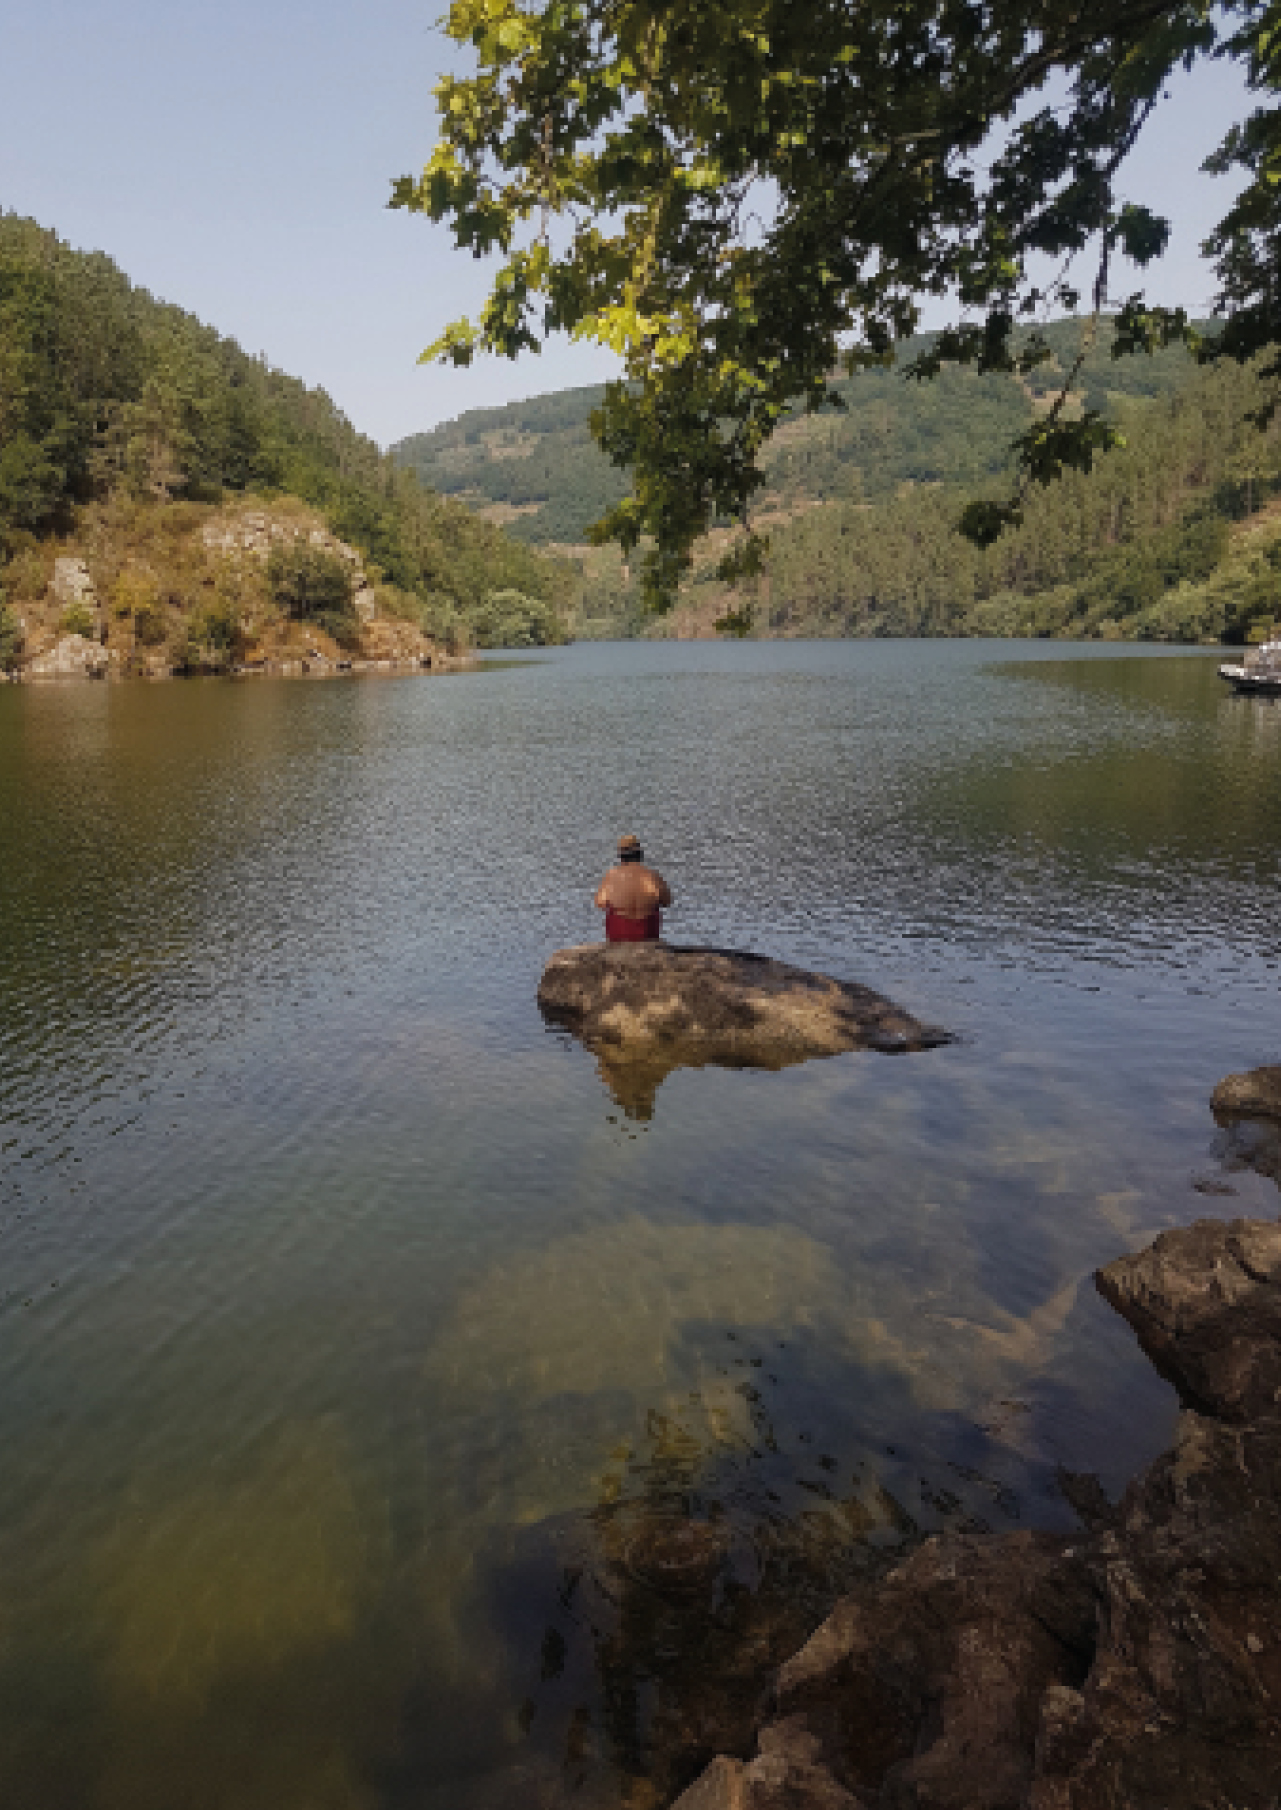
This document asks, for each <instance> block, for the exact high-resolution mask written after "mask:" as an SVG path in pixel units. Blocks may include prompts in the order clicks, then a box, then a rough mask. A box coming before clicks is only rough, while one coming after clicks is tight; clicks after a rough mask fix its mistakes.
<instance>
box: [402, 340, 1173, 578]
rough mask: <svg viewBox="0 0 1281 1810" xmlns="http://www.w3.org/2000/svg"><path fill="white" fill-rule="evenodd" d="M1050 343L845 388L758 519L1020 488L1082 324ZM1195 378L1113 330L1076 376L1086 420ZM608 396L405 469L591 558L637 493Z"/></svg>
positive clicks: (429, 446)
mask: <svg viewBox="0 0 1281 1810" xmlns="http://www.w3.org/2000/svg"><path fill="white" fill-rule="evenodd" d="M1043 337H1044V340H1045V343H1046V345H1047V346H1048V348H1049V350H1050V354H1051V356H1050V358H1049V359H1048V360H1047V361H1046V362H1045V363H1044V364H1041V365H1038V366H1037V368H1036V369H1035V370H1034V371H1031V372H1029V373H1027V374H1026V375H1024V376H1021V377H1015V376H1010V375H1008V374H1005V373H1001V372H991V373H989V374H988V375H986V376H984V377H979V376H976V375H975V373H974V372H973V371H969V370H964V369H956V368H948V369H945V370H944V371H943V372H942V374H941V375H940V377H939V378H938V380H937V381H936V382H933V383H904V382H903V380H902V375H901V373H900V372H898V371H894V370H885V369H875V370H870V371H862V372H860V373H859V374H858V375H857V376H856V377H853V378H847V377H843V378H839V379H837V380H836V381H835V383H834V386H833V387H834V389H835V392H836V395H837V396H838V397H839V399H840V400H841V402H842V403H843V404H844V406H843V407H842V408H841V409H840V410H838V411H835V412H831V413H827V414H824V415H815V416H807V415H806V414H805V412H804V410H803V409H800V410H793V411H792V412H791V414H790V415H789V416H788V418H787V419H786V420H785V421H784V422H783V424H782V427H781V429H780V431H779V432H778V433H777V434H776V435H775V437H774V439H773V440H772V441H771V442H770V443H769V444H768V445H767V446H765V447H764V448H763V449H762V454H761V467H762V471H763V473H764V479H765V481H764V484H763V485H762V487H761V489H760V490H759V491H758V492H757V493H756V503H757V509H758V512H759V516H764V515H765V514H766V513H767V512H769V513H773V514H777V512H778V510H779V509H780V508H782V509H788V508H793V507H796V506H799V505H803V504H806V503H811V502H869V503H870V502H881V501H885V500H887V499H889V498H892V497H894V496H896V495H897V494H898V492H899V490H900V489H901V488H902V487H903V486H904V485H920V484H945V485H948V486H949V487H952V488H953V490H954V491H955V492H956V495H957V497H958V499H964V500H968V498H969V497H970V496H972V495H973V494H974V493H975V492H976V491H977V490H978V489H979V487H980V486H982V485H991V484H993V483H1001V482H1005V483H1006V484H1008V483H1009V482H1010V481H1011V477H1012V470H1013V457H1012V454H1011V443H1012V441H1013V440H1014V439H1015V437H1016V436H1017V435H1018V434H1020V433H1022V432H1024V431H1026V429H1027V428H1028V427H1030V426H1031V425H1032V424H1033V423H1034V421H1035V420H1036V419H1037V416H1038V414H1039V413H1040V412H1042V411H1043V410H1044V409H1046V408H1048V407H1050V406H1051V404H1052V402H1053V399H1054V397H1055V396H1056V395H1057V394H1058V391H1059V390H1060V388H1061V387H1062V384H1063V381H1064V377H1065V375H1066V374H1067V372H1068V371H1070V370H1071V369H1072V367H1073V366H1074V365H1075V363H1076V360H1077V356H1078V354H1079V351H1080V340H1081V323H1080V322H1079V321H1075V320H1061V321H1054V322H1051V323H1050V324H1049V325H1048V326H1046V327H1045V328H1044V329H1043ZM931 344H932V342H931V341H930V340H927V339H925V338H922V339H917V340H909V341H907V342H906V343H905V345H904V347H903V348H902V352H903V354H904V356H906V357H908V358H918V357H921V356H923V355H925V354H927V353H928V351H929V349H930V346H931ZM1194 370H1195V366H1194V365H1193V364H1192V361H1191V359H1190V358H1189V356H1188V353H1187V350H1186V348H1184V347H1183V346H1181V345H1173V346H1170V347H1167V348H1166V349H1165V350H1164V351H1161V352H1157V353H1155V354H1154V355H1153V356H1151V357H1148V358H1143V359H1133V358H1127V359H1122V360H1119V361H1118V360H1114V359H1113V358H1112V357H1111V323H1108V325H1107V330H1106V331H1103V332H1099V333H1098V334H1096V336H1095V339H1094V344H1093V346H1092V348H1091V350H1090V352H1089V355H1088V357H1087V358H1086V360H1085V363H1084V364H1083V365H1082V366H1081V368H1080V370H1079V371H1078V373H1077V377H1076V380H1075V381H1076V392H1075V395H1074V400H1073V411H1074V412H1075V411H1076V410H1078V409H1081V408H1085V409H1096V410H1099V411H1102V410H1105V409H1106V410H1109V411H1110V412H1112V413H1113V414H1115V413H1116V411H1117V410H1118V409H1119V408H1121V407H1123V406H1124V402H1125V400H1127V399H1130V398H1140V397H1149V398H1154V397H1161V396H1169V395H1171V394H1173V393H1174V391H1176V390H1177V389H1178V388H1179V387H1180V386H1181V385H1183V384H1185V383H1187V381H1188V379H1189V378H1190V376H1191V375H1192V374H1193V371H1194ZM603 396H604V391H603V388H602V387H601V386H599V385H598V386H596V387H594V388H584V389H572V390H562V391H559V392H557V393H556V394H554V395H550V396H536V397H533V398H531V399H529V400H527V401H523V402H509V403H506V404H504V405H503V406H502V407H500V408H487V409H471V410H469V411H468V412H467V413H466V414H464V415H461V416H460V417H459V418H458V419H457V420H456V421H450V422H446V423H444V424H443V425H442V426H440V427H436V428H433V429H431V430H430V431H429V432H427V433H422V434H414V435H412V436H411V437H410V438H408V439H406V440H402V441H400V442H399V444H397V445H396V446H393V447H392V449H391V452H392V457H393V458H394V459H395V460H396V461H397V463H398V464H402V465H406V466H408V467H409V468H410V469H411V470H413V471H416V472H417V473H418V476H419V477H420V479H421V480H422V482H423V483H424V484H427V485H430V486H431V488H432V489H434V490H438V491H441V492H443V493H444V494H446V495H449V496H456V497H458V498H460V499H461V500H462V501H464V502H469V503H471V504H472V505H473V506H475V507H478V508H481V509H486V508H492V509H494V513H495V515H499V514H501V515H503V516H504V517H505V518H506V519H505V523H504V525H505V527H506V529H507V532H508V533H509V534H511V535H513V536H515V538H517V539H518V540H523V541H526V542H528V543H529V544H531V545H535V546H537V545H545V544H546V543H548V542H554V543H567V542H568V543H571V544H573V543H577V544H580V545H581V543H582V542H584V541H585V540H586V539H587V538H588V532H589V529H590V527H591V525H592V523H593V522H595V521H596V520H597V519H598V518H599V517H600V516H601V515H602V514H603V513H604V512H605V510H606V509H608V508H611V507H612V506H613V505H614V504H615V503H618V502H620V501H621V500H622V498H623V497H624V496H625V495H626V489H627V487H626V481H625V479H624V476H623V474H622V472H620V471H619V470H618V468H617V467H616V466H614V465H612V464H611V463H610V461H609V460H608V459H607V458H606V457H605V454H604V453H603V452H602V451H601V449H600V447H599V446H598V445H597V444H596V442H595V440H594V439H593V438H592V435H591V431H590V427H589V421H590V417H591V413H592V411H593V409H597V408H599V407H600V404H601V401H602V400H603ZM1127 431H1128V429H1127ZM958 507H959V501H958ZM759 516H758V519H759Z"/></svg>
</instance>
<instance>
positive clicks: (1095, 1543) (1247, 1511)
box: [678, 1220, 1281, 1810]
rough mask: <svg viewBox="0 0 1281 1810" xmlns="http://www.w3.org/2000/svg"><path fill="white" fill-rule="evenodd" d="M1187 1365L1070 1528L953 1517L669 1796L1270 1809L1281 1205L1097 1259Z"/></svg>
mask: <svg viewBox="0 0 1281 1810" xmlns="http://www.w3.org/2000/svg"><path fill="white" fill-rule="evenodd" d="M1098 1284H1099V1288H1100V1290H1101V1292H1102V1293H1103V1294H1104V1295H1105V1296H1106V1298H1107V1299H1108V1301H1110V1302H1111V1303H1112V1305H1113V1306H1114V1307H1115V1308H1116V1309H1117V1311H1118V1312H1119V1313H1121V1314H1122V1315H1123V1316H1124V1317H1125V1318H1126V1319H1127V1320H1128V1321H1129V1322H1130V1323H1131V1325H1132V1326H1133V1327H1134V1328H1135V1330H1136V1331H1137V1332H1138V1334H1139V1337H1140V1339H1141V1340H1142V1342H1143V1344H1144V1347H1145V1348H1146V1349H1147V1350H1148V1351H1149V1352H1151V1353H1152V1354H1153V1355H1154V1356H1155V1357H1156V1358H1157V1360H1158V1362H1159V1363H1160V1365H1161V1368H1162V1369H1163V1370H1164V1371H1165V1373H1166V1374H1167V1375H1168V1376H1169V1377H1171V1378H1172V1379H1173V1380H1174V1381H1175V1382H1176V1384H1177V1385H1178V1387H1179V1390H1180V1393H1181V1394H1182V1396H1183V1399H1184V1401H1185V1403H1187V1404H1189V1405H1188V1406H1186V1407H1185V1408H1184V1411H1183V1413H1182V1414H1181V1415H1180V1418H1179V1425H1178V1431H1177V1435H1176V1439H1175V1445H1174V1449H1173V1450H1172V1451H1171V1452H1168V1453H1167V1454H1166V1455H1165V1456H1164V1457H1162V1458H1160V1459H1158V1460H1157V1462H1156V1463H1155V1464H1154V1465H1152V1466H1151V1467H1150V1469H1149V1470H1148V1471H1147V1472H1146V1473H1145V1474H1144V1475H1143V1476H1141V1477H1139V1478H1138V1479H1136V1481H1135V1482H1134V1483H1132V1484H1131V1485H1130V1487H1129V1489H1128V1490H1127V1491H1126V1492H1125V1495H1124V1496H1123V1498H1122V1500H1121V1502H1120V1504H1119V1505H1118V1506H1117V1507H1116V1508H1115V1509H1111V1508H1110V1507H1109V1505H1108V1504H1107V1502H1106V1499H1105V1498H1104V1497H1103V1496H1102V1492H1101V1491H1100V1490H1099V1489H1098V1487H1097V1485H1095V1488H1094V1490H1093V1492H1091V1491H1090V1490H1088V1489H1086V1488H1084V1487H1082V1486H1083V1484H1084V1481H1085V1480H1083V1479H1065V1480H1064V1481H1065V1494H1068V1495H1069V1498H1070V1500H1072V1502H1073V1504H1074V1506H1076V1507H1077V1509H1078V1513H1080V1515H1081V1517H1082V1519H1083V1521H1084V1522H1085V1523H1086V1526H1085V1531H1084V1532H1083V1533H1082V1534H1078V1535H1075V1536H1072V1535H1068V1536H1062V1535H1053V1534H1029V1533H1016V1534H1010V1535H1006V1536H1004V1537H1003V1538H999V1539H998V1538H985V1537H982V1536H974V1535H959V1534H950V1535H943V1536H940V1537H939V1538H936V1539H932V1540H929V1541H927V1542H926V1543H925V1544H924V1545H923V1546H922V1547H920V1548H919V1549H918V1550H917V1551H916V1552H915V1553H914V1554H913V1555H912V1556H911V1557H910V1558H909V1559H908V1560H907V1561H906V1563H905V1564H903V1565H901V1566H899V1567H898V1569H897V1570H895V1571H894V1572H892V1573H891V1574H890V1576H889V1577H888V1578H887V1579H885V1580H884V1581H883V1582H882V1583H880V1584H869V1585H868V1586H867V1588H866V1589H862V1590H860V1591H859V1592H858V1593H856V1594H854V1595H851V1596H847V1597H845V1598H844V1599H842V1601H841V1602H840V1603H839V1604H838V1606H837V1607H836V1609H835V1610H834V1611H833V1613H832V1614H831V1615H830V1616H829V1617H828V1619H827V1620H826V1621H825V1622H824V1623H823V1624H822V1626H821V1627H820V1628H819V1629H818V1630H817V1631H816V1633H815V1634H814V1635H813V1636H812V1637H811V1639H810V1640H809V1642H808V1643H807V1644H806V1645H805V1646H804V1647H803V1648H802V1649H801V1650H800V1652H799V1653H798V1654H796V1656H795V1657H794V1658H792V1659H791V1660H789V1661H788V1662H787V1663H786V1664H785V1665H784V1666H783V1667H782V1669H781V1670H780V1671H779V1673H778V1674H777V1679H776V1682H775V1685H774V1688H773V1691H772V1693H771V1696H770V1698H769V1701H768V1703H767V1706H766V1708H765V1710H764V1712H763V1714H762V1715H761V1717H760V1720H759V1722H758V1726H757V1749H758V1751H757V1754H756V1756H755V1757H747V1754H746V1751H745V1749H743V1748H740V1749H739V1752H738V1755H737V1756H735V1755H729V1754H723V1755H722V1756H721V1757H720V1758H718V1759H717V1760H716V1761H715V1762H714V1763H713V1764H712V1765H711V1766H709V1767H708V1768H707V1769H706V1770H705V1771H704V1773H703V1774H702V1776H701V1777H700V1778H699V1779H698V1780H697V1782H696V1783H695V1784H694V1785H693V1786H691V1787H690V1789H689V1790H688V1791H687V1792H686V1793H685V1794H684V1796H683V1797H681V1798H680V1799H679V1800H678V1810H872V1806H884V1807H885V1810H908V1807H909V1806H910V1810H1228V1807H1229V1806H1231V1807H1232V1810H1276V1806H1277V1804H1278V1803H1281V1399H1278V1396H1279V1395H1281V1387H1279V1385H1281V1360H1279V1359H1278V1355H1277V1354H1278V1350H1279V1349H1281V1229H1278V1227H1277V1226H1276V1225H1275V1224H1271V1223H1268V1222H1266V1221H1246V1220H1237V1221H1234V1222H1232V1223H1228V1224H1221V1223H1217V1222H1213V1221H1202V1222H1201V1223H1199V1224H1197V1225H1194V1226H1190V1227H1188V1228H1187V1229H1186V1230H1184V1231H1178V1232H1167V1233H1164V1234H1162V1236H1161V1237H1160V1238H1158V1239H1157V1240H1156V1242H1155V1243H1154V1244H1153V1245H1152V1246H1151V1247H1150V1248H1149V1249H1148V1250H1146V1251H1143V1252H1140V1253H1139V1254H1138V1255H1136V1256H1132V1257H1125V1258H1122V1259H1121V1260H1120V1261H1119V1262H1117V1263H1113V1264H1111V1265H1109V1266H1108V1268H1107V1269H1105V1270H1103V1271H1101V1272H1100V1275H1099V1277H1098Z"/></svg>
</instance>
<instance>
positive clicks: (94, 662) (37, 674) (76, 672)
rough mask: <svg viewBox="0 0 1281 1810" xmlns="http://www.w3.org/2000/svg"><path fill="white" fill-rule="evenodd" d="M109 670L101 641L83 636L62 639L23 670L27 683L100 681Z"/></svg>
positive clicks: (109, 657) (105, 651)
mask: <svg viewBox="0 0 1281 1810" xmlns="http://www.w3.org/2000/svg"><path fill="white" fill-rule="evenodd" d="M59 563H60V564H61V563H62V562H61V561H60V562H59ZM110 667H111V655H110V654H109V653H108V651H107V649H106V648H105V647H103V645H102V643H101V642H100V641H90V640H89V639H88V638H87V637H86V636H84V635H63V636H62V638H61V639H60V640H58V641H56V642H55V643H54V645H53V646H52V647H50V648H47V649H46V650H45V651H44V652H43V653H39V654H37V655H36V657H35V658H34V660H29V661H28V662H27V664H26V666H25V668H24V669H23V670H24V676H25V677H26V678H28V679H102V678H105V677H106V675H107V673H108V671H109V669H110Z"/></svg>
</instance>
